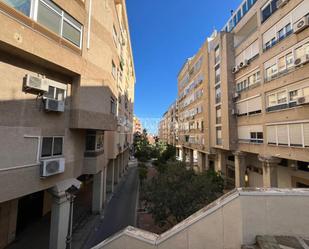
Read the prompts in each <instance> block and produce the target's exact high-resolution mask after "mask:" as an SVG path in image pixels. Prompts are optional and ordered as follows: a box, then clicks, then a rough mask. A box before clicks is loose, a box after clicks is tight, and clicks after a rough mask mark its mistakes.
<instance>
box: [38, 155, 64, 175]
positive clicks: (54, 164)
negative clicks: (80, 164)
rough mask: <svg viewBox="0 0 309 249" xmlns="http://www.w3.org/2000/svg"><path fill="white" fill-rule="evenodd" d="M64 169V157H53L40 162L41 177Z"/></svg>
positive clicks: (58, 172) (59, 172) (55, 173)
mask: <svg viewBox="0 0 309 249" xmlns="http://www.w3.org/2000/svg"><path fill="white" fill-rule="evenodd" d="M64 170H65V159H64V158H54V159H46V160H42V162H41V170H40V171H41V172H40V175H41V177H48V176H52V175H57V174H61V173H63V172H64Z"/></svg>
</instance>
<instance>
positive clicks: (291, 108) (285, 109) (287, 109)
mask: <svg viewBox="0 0 309 249" xmlns="http://www.w3.org/2000/svg"><path fill="white" fill-rule="evenodd" d="M301 107H302V106H294V107H290V108H284V109H280V110H273V111H267V112H266V114H271V113H274V112H283V111H289V110H294V109H297V108H301Z"/></svg>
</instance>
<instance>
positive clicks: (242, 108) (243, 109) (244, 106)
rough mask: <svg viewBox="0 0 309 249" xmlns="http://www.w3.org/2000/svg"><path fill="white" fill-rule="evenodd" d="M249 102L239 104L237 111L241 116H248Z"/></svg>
mask: <svg viewBox="0 0 309 249" xmlns="http://www.w3.org/2000/svg"><path fill="white" fill-rule="evenodd" d="M247 105H248V102H247V101H243V102H240V103H237V110H238V114H239V115H243V114H247V113H248V107H247Z"/></svg>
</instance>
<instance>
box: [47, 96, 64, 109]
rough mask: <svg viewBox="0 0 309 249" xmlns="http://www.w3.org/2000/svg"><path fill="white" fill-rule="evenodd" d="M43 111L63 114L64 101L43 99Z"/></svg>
mask: <svg viewBox="0 0 309 249" xmlns="http://www.w3.org/2000/svg"><path fill="white" fill-rule="evenodd" d="M45 110H46V111H50V112H64V101H60V100H56V99H49V98H47V99H45Z"/></svg>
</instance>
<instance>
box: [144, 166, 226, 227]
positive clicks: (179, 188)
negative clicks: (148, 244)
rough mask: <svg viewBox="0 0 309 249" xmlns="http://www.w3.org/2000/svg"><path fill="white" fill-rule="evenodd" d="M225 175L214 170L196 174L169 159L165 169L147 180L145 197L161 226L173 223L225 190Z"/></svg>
mask: <svg viewBox="0 0 309 249" xmlns="http://www.w3.org/2000/svg"><path fill="white" fill-rule="evenodd" d="M223 187H224V181H223V178H222V177H221V176H220V175H219V174H217V173H215V172H213V171H208V172H205V173H201V174H197V173H195V172H194V170H192V169H190V170H187V169H186V167H185V165H184V164H183V163H180V162H169V163H167V165H166V169H165V170H164V171H163V173H159V174H158V176H157V177H155V178H153V179H152V180H151V181H149V182H147V183H145V186H144V187H143V191H144V194H143V199H144V201H145V203H146V206H147V209H148V210H150V212H151V214H152V216H153V218H154V219H155V222H156V224H157V225H159V226H166V225H169V226H173V225H175V224H177V223H179V222H180V221H182V220H184V219H185V218H187V217H188V216H190V215H191V214H193V213H194V212H196V211H197V210H199V209H201V208H202V207H204V206H205V205H207V204H209V203H211V202H212V201H214V200H216V199H217V198H218V197H219V196H220V195H222V193H223Z"/></svg>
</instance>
